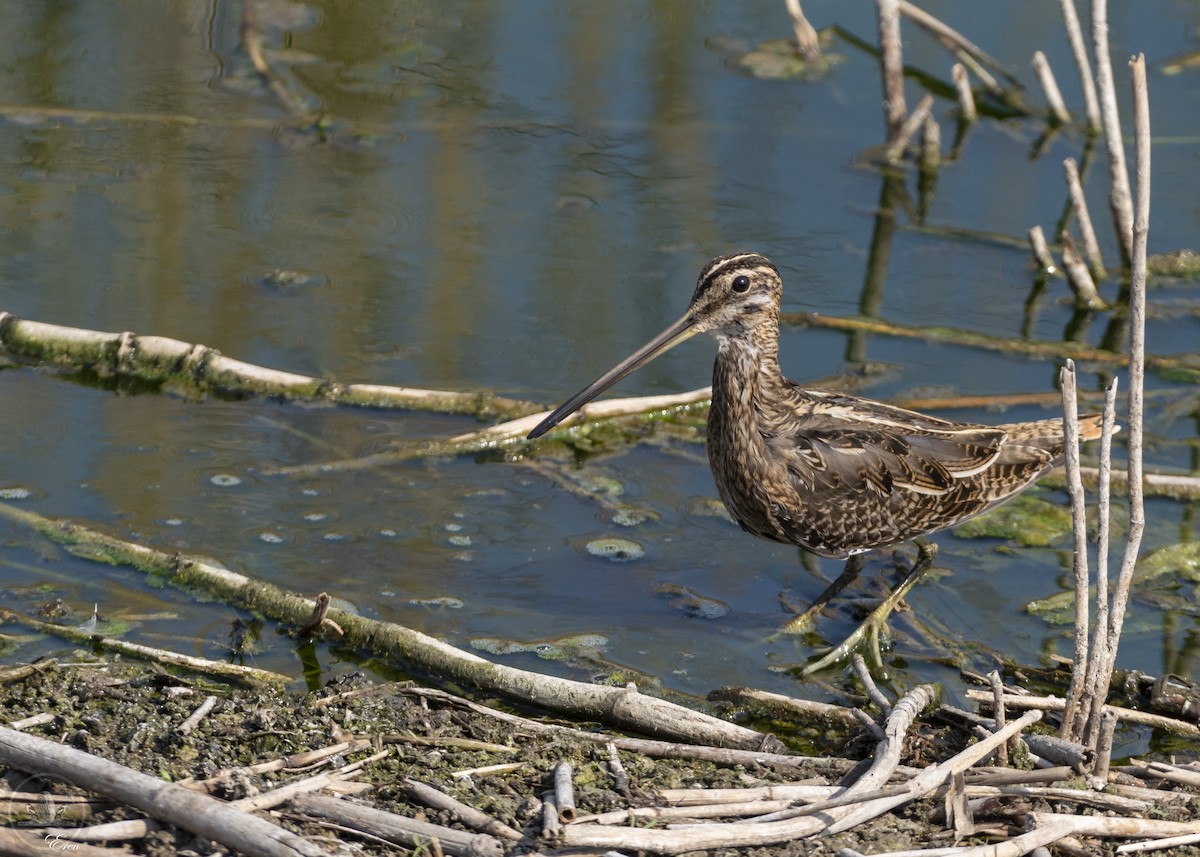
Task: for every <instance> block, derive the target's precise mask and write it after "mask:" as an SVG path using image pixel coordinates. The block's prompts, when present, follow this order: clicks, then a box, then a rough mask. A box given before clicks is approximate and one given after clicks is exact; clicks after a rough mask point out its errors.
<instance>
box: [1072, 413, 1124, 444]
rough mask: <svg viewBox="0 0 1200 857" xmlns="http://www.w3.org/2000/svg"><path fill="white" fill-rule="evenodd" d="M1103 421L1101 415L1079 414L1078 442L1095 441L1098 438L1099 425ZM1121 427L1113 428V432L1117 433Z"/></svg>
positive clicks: (1115, 426)
mask: <svg viewBox="0 0 1200 857" xmlns="http://www.w3.org/2000/svg"><path fill="white" fill-rule="evenodd" d="M1103 420H1104V416H1103V415H1102V414H1080V415H1079V439H1080V440H1096V439H1097V438H1098V437H1100V425H1101V423H1102V422H1103ZM1120 430H1121V427H1120V426H1118V425H1114V426H1113V431H1114V432H1118V431H1120Z"/></svg>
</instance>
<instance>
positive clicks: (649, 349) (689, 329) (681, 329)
mask: <svg viewBox="0 0 1200 857" xmlns="http://www.w3.org/2000/svg"><path fill="white" fill-rule="evenodd" d="M694 323H695V320H694V319H693V318H692V316H691V313H687V314H686V315H684V316H683V317H682V318H681V319H679V321H677V322H675V323H674V324H672V325H671V326H670V327H668V328H667V329H666V330H664V331H663V332H662V333H660V334H659V335H658V336H656V337H654V338H653V339H651V340H650V341H649V342H647V343H646V344H645V345H643V346H642V347H641V348H639V349H638V350H637V351H635V352H633V353H632V354H630V355H629V356H628V357H626V358H625V359H624V360H622V361H621V362H620V363H618V364H617V365H616V366H614V367H613V368H612V369H609V370H608V371H607V372H605V373H604V374H603V375H601V376H600V377H599V378H597V379H596V380H595V381H593V382H592V383H590V384H588V385H587V386H586V387H584V388H583V389H582V390H580V391H579V392H578V393H576V394H575V395H574V396H572V397H571V398H569V399H567V400H566V401H565V402H563V403H562V404H561V405H559V406H558V407H557V408H555V409H554V410H553V411H552V412H551V413H550V415H549V416H548V417H546V418H545V419H544V420H542V421H541V422H540V423H538V425H537V428H535V429H534V430H533V431H531V432H530V433H529V435H528V436H529V437H530V438H535V437H541V436H542V435H544V434H545V433H546V432H548V431H550V429H552V428H554V427H555V426H556V425H558V424H559V423H560V422H562V421H563V420H564V419H566V418H567V417H569V416H570V415H571V414H573V413H575V412H576V411H577V410H579V409H580V408H582V407H583V406H584V405H586V404H587V403H588V402H590V401H591V400H592V399H594V398H596V397H597V396H599V395H600V394H601V393H603V392H604V391H605V390H607V389H608V388H609V387H611V386H612V385H613V384H615V383H617V382H618V381H620V380H621V379H622V378H624V377H625V376H626V375H628V374H629V373H631V372H633V371H634V370H636V369H637V368H638V367H639V366H642V365H644V364H646V363H649V362H650V361H651V360H653V359H654V358H655V357H657V356H658V355H660V354H662V353H664V352H666V351H670V350H671V349H672V348H674V347H675V346H676V345H678V344H679V343H681V342H683V341H684V340H685V339H691V338H692V337H693V336H694V335H695V334H696V328H695V327H693V324H694Z"/></svg>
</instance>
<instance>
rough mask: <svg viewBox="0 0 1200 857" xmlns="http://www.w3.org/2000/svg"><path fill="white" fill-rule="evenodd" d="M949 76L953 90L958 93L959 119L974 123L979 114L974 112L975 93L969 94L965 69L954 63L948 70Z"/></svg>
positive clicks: (968, 80) (969, 84) (969, 89)
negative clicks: (952, 80)
mask: <svg viewBox="0 0 1200 857" xmlns="http://www.w3.org/2000/svg"><path fill="white" fill-rule="evenodd" d="M950 76H951V77H952V78H953V79H954V89H955V91H956V92H957V93H958V112H959V116H960V118H961V119H962V121H964V122H974V121H975V120H976V119H978V118H979V114H978V112H976V110H975V93H973V92H971V78H970V76H969V75H968V74H967V67H966V66H965V65H963V64H962V63H960V62H956V63H955V64H954V66H953V67H952V68H951V69H950Z"/></svg>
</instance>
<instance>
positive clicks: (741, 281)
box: [733, 274, 750, 292]
mask: <svg viewBox="0 0 1200 857" xmlns="http://www.w3.org/2000/svg"><path fill="white" fill-rule="evenodd" d="M748 288H750V278H749V277H747V276H746V275H745V274H742V275H741V276H740V277H736V278H734V281H733V290H734V291H735V292H744V291H746V289H748Z"/></svg>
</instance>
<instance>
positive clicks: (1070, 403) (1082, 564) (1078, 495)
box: [1058, 360, 1091, 740]
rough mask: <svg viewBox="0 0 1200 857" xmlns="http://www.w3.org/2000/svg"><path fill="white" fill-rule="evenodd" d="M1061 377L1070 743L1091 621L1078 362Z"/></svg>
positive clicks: (1078, 719) (1063, 730) (1065, 728)
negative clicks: (1070, 601) (1069, 580)
mask: <svg viewBox="0 0 1200 857" xmlns="http://www.w3.org/2000/svg"><path fill="white" fill-rule="evenodd" d="M1058 377H1059V384H1060V385H1061V387H1062V399H1063V435H1064V438H1065V450H1066V456H1065V457H1066V461H1065V464H1066V470H1067V493H1068V494H1069V496H1070V498H1071V522H1072V528H1071V529H1072V533H1073V534H1074V539H1075V541H1074V555H1073V562H1072V568H1073V570H1074V581H1075V626H1074V627H1075V631H1074V634H1075V638H1074V639H1075V654H1074V658H1073V660H1074V663H1075V665H1076V667H1077V668H1076V669H1074V670H1072V671H1071V682H1070V684H1069V685H1068V687H1067V696H1066V705H1065V707H1064V709H1063V717H1062V724H1061V726H1060V727H1059V735H1060V736H1061V737H1063V738H1065V739H1067V740H1074V739H1076V738H1077V737H1078V736H1079V734H1080V732H1081V731H1082V721H1083V720H1085V718H1086V715H1083V716H1081V715H1080V712H1079V705H1080V700H1081V699H1082V698H1083V689H1084V682H1085V679H1086V675H1087V673H1086V670H1085V669H1083V668H1082V666H1083V665H1084V664H1086V663H1087V662H1088V637H1089V632H1090V628H1089V622H1090V621H1091V615H1090V609H1089V604H1088V584H1089V577H1090V572H1089V570H1088V544H1087V508H1086V505H1085V502H1084V493H1083V477H1082V476H1081V475H1080V472H1079V411H1078V408H1077V406H1076V403H1075V361H1073V360H1068V361H1067V363H1066V365H1065V366H1063V368H1062V370H1061V371H1060V372H1059V376H1058Z"/></svg>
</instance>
